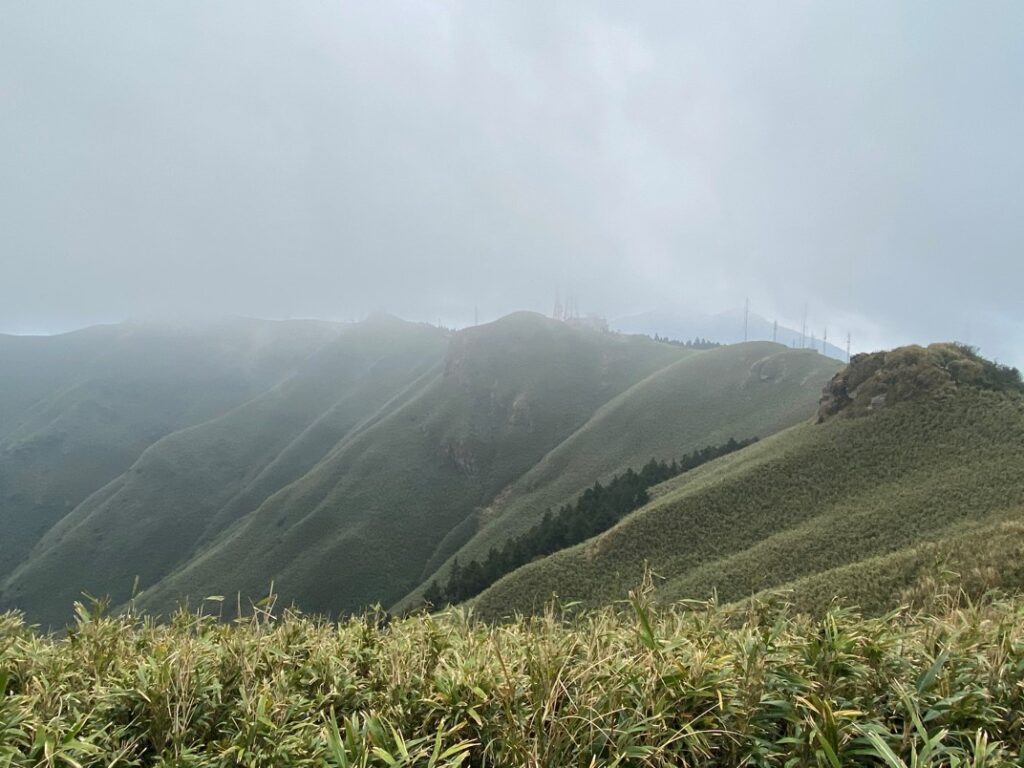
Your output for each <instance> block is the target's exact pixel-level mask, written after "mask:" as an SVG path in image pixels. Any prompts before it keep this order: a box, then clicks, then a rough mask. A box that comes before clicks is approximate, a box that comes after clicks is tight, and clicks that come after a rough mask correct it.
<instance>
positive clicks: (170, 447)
mask: <svg viewBox="0 0 1024 768" xmlns="http://www.w3.org/2000/svg"><path fill="white" fill-rule="evenodd" d="M446 343H447V334H446V333H445V332H443V331H441V330H439V329H437V328H433V327H430V326H417V325H413V324H410V323H405V322H402V321H399V320H396V319H393V318H387V317H384V318H377V319H374V320H371V321H367V322H364V323H360V324H356V325H352V326H348V327H345V328H343V329H342V330H341V331H340V333H338V334H337V335H336V336H335V338H334V340H333V341H331V342H330V343H329V344H327V345H324V346H323V347H321V348H320V349H319V350H317V352H316V353H315V354H314V355H312V356H310V357H308V358H307V359H306V360H304V361H303V363H302V365H300V366H299V367H298V369H297V370H296V372H295V373H294V374H293V375H291V376H290V377H288V378H287V379H286V380H284V381H283V382H281V383H280V384H278V385H277V386H275V387H273V388H271V389H269V390H268V391H266V392H264V393H263V394H261V395H259V396H257V397H255V398H253V399H250V400H248V401H247V402H244V403H243V404H241V405H239V406H238V407H236V408H234V409H232V410H229V411H228V412H226V413H223V414H219V415H217V416H216V417H214V418H212V419H209V420H207V421H205V422H203V423H200V424H197V425H195V426H192V427H190V428H187V429H184V430H180V431H176V432H173V433H171V434H169V435H167V436H166V437H163V438H162V439H160V440H158V441H157V442H156V443H155V444H153V445H151V446H150V447H149V448H148V449H147V450H146V451H145V452H144V453H142V455H141V456H140V457H139V458H138V460H137V461H136V462H135V463H134V464H132V465H131V467H130V469H128V470H127V471H126V472H124V473H123V474H121V475H120V476H118V477H116V478H115V479H113V480H111V481H110V482H109V483H108V484H107V485H105V486H104V487H103V488H102V489H101V490H99V491H97V492H96V493H94V494H92V495H91V496H90V497H89V498H87V499H85V500H84V501H83V502H82V503H81V504H79V505H78V506H77V507H75V509H74V510H73V511H71V512H70V513H69V514H67V515H66V516H65V517H64V518H63V519H62V520H60V522H58V523H57V524H56V525H54V526H53V527H52V528H51V529H50V530H49V531H48V532H47V533H46V535H45V536H44V537H43V538H42V539H41V541H40V542H39V544H38V545H37V546H36V547H35V549H34V550H33V551H32V552H31V553H29V555H28V556H27V557H26V559H25V561H24V562H23V563H22V564H21V565H20V566H19V567H18V568H17V569H16V570H15V571H14V572H13V573H12V574H11V575H10V576H9V578H8V579H7V580H6V581H5V582H4V584H3V589H2V592H0V604H2V605H9V606H23V607H25V608H27V609H29V612H30V615H32V616H33V617H34V618H36V619H38V620H40V621H44V622H50V623H55V624H56V623H59V622H60V621H61V620H62V618H63V617H64V616H65V615H66V612H67V607H68V606H69V605H70V604H71V601H73V600H74V599H75V598H76V596H77V595H79V594H80V593H81V591H82V590H89V591H93V590H95V592H94V593H95V594H110V595H111V596H113V597H114V598H115V599H124V598H126V597H127V594H128V591H129V590H130V589H131V588H132V584H133V581H134V580H135V578H136V577H138V578H139V581H140V584H142V585H148V584H150V583H152V582H153V581H156V580H158V579H159V578H161V577H162V576H164V575H166V574H167V573H169V572H170V570H171V569H173V568H174V567H176V566H178V565H179V564H181V563H183V562H184V561H186V560H187V559H188V558H189V557H190V556H192V555H193V554H194V553H195V551H196V550H197V548H199V547H201V546H202V545H204V544H205V543H207V542H208V541H209V540H210V539H211V538H213V537H215V536H216V535H217V533H219V532H220V531H221V530H223V529H224V528H225V527H227V526H228V525H230V524H231V523H232V522H233V521H234V520H235V519H236V518H237V517H238V516H240V515H243V514H245V513H247V512H249V511H251V510H252V509H253V508H254V507H255V506H258V505H259V503H261V502H262V501H263V500H264V499H265V498H266V497H267V496H268V495H270V494H272V493H273V492H275V491H277V490H278V489H279V488H280V487H281V486H283V485H286V484H288V483H289V482H291V481H292V480H294V479H295V478H296V477H300V476H301V475H303V474H304V473H305V472H307V471H308V470H309V469H310V468H311V467H312V466H313V465H315V464H316V462H318V461H319V460H320V459H321V458H322V457H323V455H324V454H325V453H327V452H329V451H330V450H331V449H333V447H334V445H335V444H336V442H337V441H338V440H339V439H342V438H344V437H345V436H346V435H348V434H350V433H352V432H353V431H355V430H357V429H358V428H359V427H360V425H362V424H364V423H365V422H367V421H368V420H370V419H372V417H373V415H374V414H375V413H376V412H377V411H378V410H379V409H381V408H383V407H385V406H386V405H387V404H388V402H389V401H391V400H392V399H393V398H395V397H396V396H398V395H399V394H400V393H401V392H402V391H403V390H405V389H406V388H408V387H409V386H410V385H411V384H412V383H414V382H416V381H417V380H418V379H419V378H420V377H422V376H423V375H424V373H426V372H427V371H429V370H431V369H433V368H435V367H436V366H437V365H438V363H439V362H440V360H441V358H442V356H443V351H444V348H445V345H446Z"/></svg>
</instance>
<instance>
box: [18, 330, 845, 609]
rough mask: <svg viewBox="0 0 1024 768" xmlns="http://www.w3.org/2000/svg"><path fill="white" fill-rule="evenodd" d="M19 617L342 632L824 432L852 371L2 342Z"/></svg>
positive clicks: (423, 333) (487, 338) (631, 348)
mask: <svg viewBox="0 0 1024 768" xmlns="http://www.w3.org/2000/svg"><path fill="white" fill-rule="evenodd" d="M0 368H2V369H3V370H4V371H12V372H13V375H11V376H8V377H5V378H4V379H3V380H0V415H2V417H3V421H2V423H0V542H3V543H2V545H0V555H2V559H0V606H2V607H7V608H10V607H17V608H21V609H24V610H25V611H27V613H28V615H29V617H30V618H31V619H33V620H36V621H40V622H42V623H44V624H46V625H60V624H61V623H63V621H64V620H65V619H66V618H67V617H68V616H69V610H70V607H71V604H72V602H73V601H74V600H76V599H78V598H79V596H80V594H81V593H82V592H83V591H88V592H89V593H91V594H97V595H101V594H109V595H110V596H111V597H112V598H113V600H114V603H115V604H118V603H121V602H123V601H125V600H127V599H128V598H129V596H130V595H131V594H132V590H133V585H135V586H137V589H138V590H140V594H139V595H137V597H138V603H139V604H140V605H142V606H144V607H147V608H151V609H154V610H159V611H164V612H166V611H167V610H169V609H170V608H172V607H173V605H174V604H175V603H176V602H177V601H178V600H180V599H182V598H184V597H185V596H189V597H190V598H191V600H192V601H193V602H195V601H197V600H202V599H203V598H204V597H206V596H209V595H225V594H229V595H234V594H235V593H236V592H241V593H242V595H244V596H257V597H258V596H261V595H262V594H264V593H265V592H266V590H267V589H269V587H270V584H271V582H273V583H274V586H275V589H276V590H277V591H278V592H279V593H280V595H281V597H282V599H284V600H286V601H288V602H291V601H294V602H295V603H296V604H297V605H299V606H301V607H303V608H306V609H308V610H313V611H318V612H323V613H327V614H334V615H336V614H340V613H344V612H349V611H358V610H361V609H363V608H365V607H366V606H368V605H371V604H373V603H381V604H384V605H386V606H389V605H392V604H400V605H405V606H408V605H413V604H415V602H416V595H417V594H418V590H419V589H420V588H421V587H422V586H423V584H424V583H426V582H427V581H429V580H430V579H431V578H434V577H435V576H436V575H437V574H438V572H439V571H440V572H441V573H443V572H444V569H445V568H446V567H448V564H449V563H450V562H451V561H452V559H453V558H455V557H460V558H461V559H462V560H463V562H465V561H467V560H469V559H472V558H473V557H475V556H477V554H478V553H481V552H486V550H487V547H488V546H490V545H491V544H493V543H494V542H500V541H503V540H505V539H506V538H507V537H509V536H513V535H515V534H517V533H518V532H519V531H521V530H522V529H523V527H524V526H528V525H530V524H531V523H532V522H533V521H535V520H537V519H539V518H540V517H541V516H542V515H543V514H544V511H545V510H546V509H547V508H548V507H549V506H555V505H558V504H561V503H565V502H568V501H571V500H572V499H573V498H574V496H575V495H576V494H578V493H580V492H581V491H582V490H583V489H585V488H587V487H589V486H590V485H592V484H593V483H594V482H595V481H596V480H600V479H602V478H607V477H609V476H611V475H613V474H614V473H617V472H621V471H624V470H626V469H628V468H629V467H632V466H635V465H637V464H638V463H642V462H645V461H647V460H649V459H650V458H652V457H658V458H660V459H665V460H671V459H672V458H674V457H677V456H681V455H682V454H684V453H686V452H688V451H692V450H695V449H698V448H700V447H702V446H704V445H707V444H711V443H721V442H724V441H725V440H727V439H728V438H729V437H736V438H738V439H742V438H748V437H752V436H755V435H757V436H766V435H769V434H771V433H773V432H776V431H778V430H780V429H783V428H785V427H787V426H790V425H792V424H794V423H797V422H799V421H801V420H803V419H805V418H807V416H808V414H809V413H810V412H811V411H812V410H813V408H814V404H815V403H816V401H817V398H818V396H819V392H820V390H821V387H822V385H823V384H824V383H825V382H826V381H827V380H828V378H829V377H830V376H831V375H832V374H833V373H834V372H835V370H836V368H837V364H836V363H835V362H834V361H832V360H829V359H827V358H824V357H822V356H821V355H818V354H815V353H814V352H812V351H810V350H793V349H788V348H786V347H784V346H782V345H777V344H771V343H767V342H752V343H749V344H740V345H734V346H729V347H722V348H719V349H713V350H708V351H699V350H693V349H683V348H679V347H677V346H673V345H670V344H664V343H659V342H655V341H653V340H650V339H646V338H643V337H639V336H629V335H622V334H617V333H609V332H605V331H602V330H601V329H599V328H596V327H588V326H587V325H586V324H575V323H565V322H558V321H554V320H551V319H548V318H545V317H542V316H540V315H536V314H531V313H516V314H513V315H510V316H508V317H504V318H502V319H500V320H498V321H496V322H493V323H489V324H486V325H481V326H477V327H471V328H466V329H464V330H461V331H457V332H451V331H447V330H444V329H440V328H437V327H434V326H429V325H424V324H414V323H408V322H404V321H402V320H398V319H397V318H393V317H388V316H380V317H374V318H371V319H369V320H367V321H366V322H362V323H356V324H347V325H331V324H324V323H267V322H262V321H247V320H234V321H229V322H224V323H219V324H213V325H211V326H208V327H203V328H196V327H193V328H171V327H165V326H153V325H130V326H129V325H125V326H106V327H100V328H93V329H88V330H86V331H81V332H78V333H73V334H66V335H63V336H56V337H34V338H32V337H0Z"/></svg>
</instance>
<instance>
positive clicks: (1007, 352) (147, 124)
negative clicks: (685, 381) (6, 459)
mask: <svg viewBox="0 0 1024 768" xmlns="http://www.w3.org/2000/svg"><path fill="white" fill-rule="evenodd" d="M1021 136H1024V4H1021V3H1019V2H1001V3H1000V2H987V3H983V4H976V3H967V2H963V3H945V2H943V3H934V2H929V3H924V2H920V3H911V2H905V3H891V2H863V1H862V0H858V1H857V2H847V3H841V2H829V3H796V2H787V3H780V4H773V3H756V4H755V3H743V4H739V3H737V4H732V3H723V2H714V3H702V4H688V3H685V4H684V3H680V2H675V1H672V2H665V3H651V2H644V3H592V2H579V3H574V2H560V3H547V2H525V3H521V2H507V3H488V2H464V3H454V2H453V3H433V4H430V3H398V4H390V3H382V2H369V3H361V2H360V3H357V2H344V3H338V2H329V3H328V2H301V3H292V2H288V3H282V2H276V3H262V2H253V1H252V0H246V1H245V2H234V3H228V2H217V3H209V2H181V1H180V0H175V2H162V3H135V2H126V1H124V2H108V3H80V2H65V3H55V2H46V1H44V0H33V1H32V2H11V3H7V4H5V7H4V12H3V18H2V22H0V331H6V332H29V331H42V332H52V331H58V330H63V329H68V328H73V327H79V326H82V325H86V324H90V323H94V322H101V321H116V320H120V319H124V318H128V317H142V316H153V315H159V316H167V315H195V314H203V315H209V314H245V315H253V316H261V317H275V318H276V317H322V318H331V319H352V318H358V317H361V316H363V315H364V314H365V313H367V312H370V311H375V310H385V311H390V312H394V313H396V314H399V315H402V316H405V317H408V318H410V319H421V320H429V321H437V320H441V321H442V322H444V323H446V324H451V325H461V324H465V323H468V322H472V320H473V316H474V308H478V312H479V316H480V318H481V320H487V319H492V318H494V317H497V316H499V315H501V314H504V313H506V312H509V311H512V310H515V309H535V310H539V311H545V312H550V311H551V307H552V304H553V302H554V295H555V291H556V290H557V291H559V292H560V294H561V295H562V296H563V297H564V296H567V295H571V296H573V297H575V300H576V301H577V303H578V305H579V307H580V309H581V310H582V311H592V312H596V313H599V314H602V315H604V316H607V317H610V318H615V317H617V316H621V315H628V314H631V313H636V312H641V311H645V310H651V309H664V308H673V307H675V308H686V309H687V310H693V309H696V310H700V311H722V310H728V309H735V308H737V307H740V306H742V305H743V303H744V301H745V300H746V299H747V298H749V300H750V303H751V308H752V310H754V311H757V312H759V313H761V314H763V315H765V316H768V317H772V318H775V317H777V318H778V319H779V320H780V322H785V323H787V324H789V325H795V326H797V327H799V325H800V322H801V318H802V313H803V311H804V307H805V306H806V307H807V312H808V316H809V318H810V322H811V323H812V324H813V325H814V326H815V327H816V328H821V327H823V326H825V325H828V326H829V328H830V329H832V332H833V333H834V334H835V337H836V338H838V337H839V336H840V335H841V334H842V335H845V333H846V332H849V333H851V334H852V337H853V343H854V348H855V349H866V348H876V347H879V346H884V345H893V344H899V343H906V342H910V341H915V342H929V341H935V340H945V339H959V340H962V341H967V342H969V343H973V344H976V345H978V346H980V347H981V348H982V351H983V352H984V353H986V354H988V355H990V356H996V357H998V358H1000V359H1001V360H1004V361H1007V362H1013V363H1014V364H1017V365H1021V364H1022V363H1024V352H1022V351H1021V350H1022V349H1024V310H1022V308H1021V299H1020V291H1021V286H1022V284H1024V259H1022V258H1021V244H1022V242H1024V203H1022V196H1021V189H1024V151H1022V149H1021Z"/></svg>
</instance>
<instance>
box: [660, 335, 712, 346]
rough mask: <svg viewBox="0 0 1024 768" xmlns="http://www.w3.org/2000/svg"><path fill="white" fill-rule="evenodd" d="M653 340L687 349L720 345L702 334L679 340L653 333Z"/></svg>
mask: <svg viewBox="0 0 1024 768" xmlns="http://www.w3.org/2000/svg"><path fill="white" fill-rule="evenodd" d="M654 340H655V341H660V342H661V343H662V344H671V345H673V346H675V347H686V348H687V349H714V348H715V347H720V346H722V345H721V344H720V343H719V342H717V341H711V340H709V339H705V338H704V337H703V336H694V337H693V338H692V339H688V340H686V341H680V340H679V339H670V338H669V337H668V336H659V335H658V334H654Z"/></svg>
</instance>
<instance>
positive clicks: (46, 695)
mask: <svg viewBox="0 0 1024 768" xmlns="http://www.w3.org/2000/svg"><path fill="white" fill-rule="evenodd" d="M649 597H650V591H649V584H648V586H647V588H645V589H642V590H640V591H638V592H636V593H634V594H633V595H632V597H631V600H630V603H629V604H626V605H620V606H619V608H620V610H613V609H604V610H601V611H596V612H588V613H584V614H581V615H578V616H575V617H572V618H565V617H560V616H556V615H555V613H554V612H553V611H550V610H549V611H548V612H547V613H546V614H544V615H542V616H540V617H538V618H535V619H530V620H526V619H520V620H517V621H513V622H511V623H507V624H502V625H488V624H485V623H482V622H479V621H475V620H474V619H473V618H472V616H471V615H470V614H467V613H465V612H462V611H451V612H448V613H446V614H442V615H439V616H427V615H421V616H416V617H412V618H407V619H403V620H400V621H394V622H391V623H389V624H388V623H385V622H384V621H383V620H382V617H381V615H379V614H378V615H373V614H370V615H366V616H364V617H361V618H353V619H350V620H349V621H347V622H345V623H342V624H332V623H329V622H322V621H317V620H314V619H311V618H306V617H303V616H300V615H297V614H292V613H288V612H286V613H285V614H284V615H282V616H281V617H279V618H275V617H274V616H273V615H272V613H271V612H270V611H269V610H258V611H257V612H256V614H255V615H254V616H251V617H249V618H246V619H239V620H237V621H235V622H233V623H224V622H221V621H219V620H218V619H217V618H216V617H212V616H208V615H205V616H204V615H201V614H195V613H193V614H190V613H185V612H182V613H179V614H178V615H176V616H175V617H174V618H173V619H172V621H170V622H169V623H168V624H164V625H161V624H156V623H154V622H152V621H150V620H148V619H144V618H139V617H137V616H132V615H126V616H119V617H110V618H107V617H103V616H101V615H95V611H93V610H91V609H88V608H86V607H83V606H78V621H77V623H76V624H75V626H74V627H73V628H71V629H70V630H69V633H68V634H67V636H65V637H60V638H58V637H54V636H48V635H42V634H39V633H37V632H35V631H33V630H32V629H31V628H29V627H27V626H26V625H25V624H24V623H23V622H22V620H21V619H20V617H19V616H18V615H16V614H13V613H9V614H5V615H2V616H0V765H4V766H37V765H71V766H75V765H80V766H94V765H96V766H98V765H114V764H117V765H124V766H132V765H136V766H137V765H175V766H228V765H245V766H283V765H288V766H348V765H357V766H371V765H372V766H377V765H380V766H394V765H403V766H412V765H416V766H454V765H476V766H567V765H580V766H590V765H593V766H597V765H601V766H605V765H608V766H613V765H628V766H667V765H673V766H680V765H682V766H685V765H702V766H712V765H713V766H741V765H751V766H784V765H800V766H814V765H817V766H834V767H835V768H838V767H839V766H891V767H893V768H895V767H896V766H940V765H942V766H990V767H992V766H1009V765H1019V764H1020V761H1021V759H1022V748H1024V719H1022V718H1024V715H1022V713H1024V600H1021V599H1011V598H1001V597H994V596H988V597H986V598H983V599H981V600H979V601H976V602H971V601H969V600H967V598H965V597H964V596H963V595H962V594H958V595H952V594H948V593H947V594H945V595H944V596H941V597H939V598H936V599H934V600H933V602H932V603H931V608H930V609H929V610H927V611H917V612H910V611H908V610H902V611H898V612H894V613H891V614H888V615H886V616H882V617H877V618H864V617H862V616H860V615H858V614H857V613H856V612H853V611H851V610H846V609H841V608H836V607H833V608H832V609H830V610H829V611H828V612H827V613H826V614H824V615H823V616H821V617H819V618H808V617H806V616H801V615H797V614H793V613H791V612H789V611H788V610H787V609H786V608H784V607H778V606H775V605H773V604H772V603H771V602H758V603H751V604H748V605H746V606H745V607H744V608H743V609H742V610H740V609H736V608H732V609H730V608H720V607H715V606H714V605H710V604H707V605H702V604H690V605H689V606H685V607H683V606H680V607H676V608H672V609H658V608H656V607H655V606H654V605H652V604H651V602H650V600H649Z"/></svg>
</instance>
